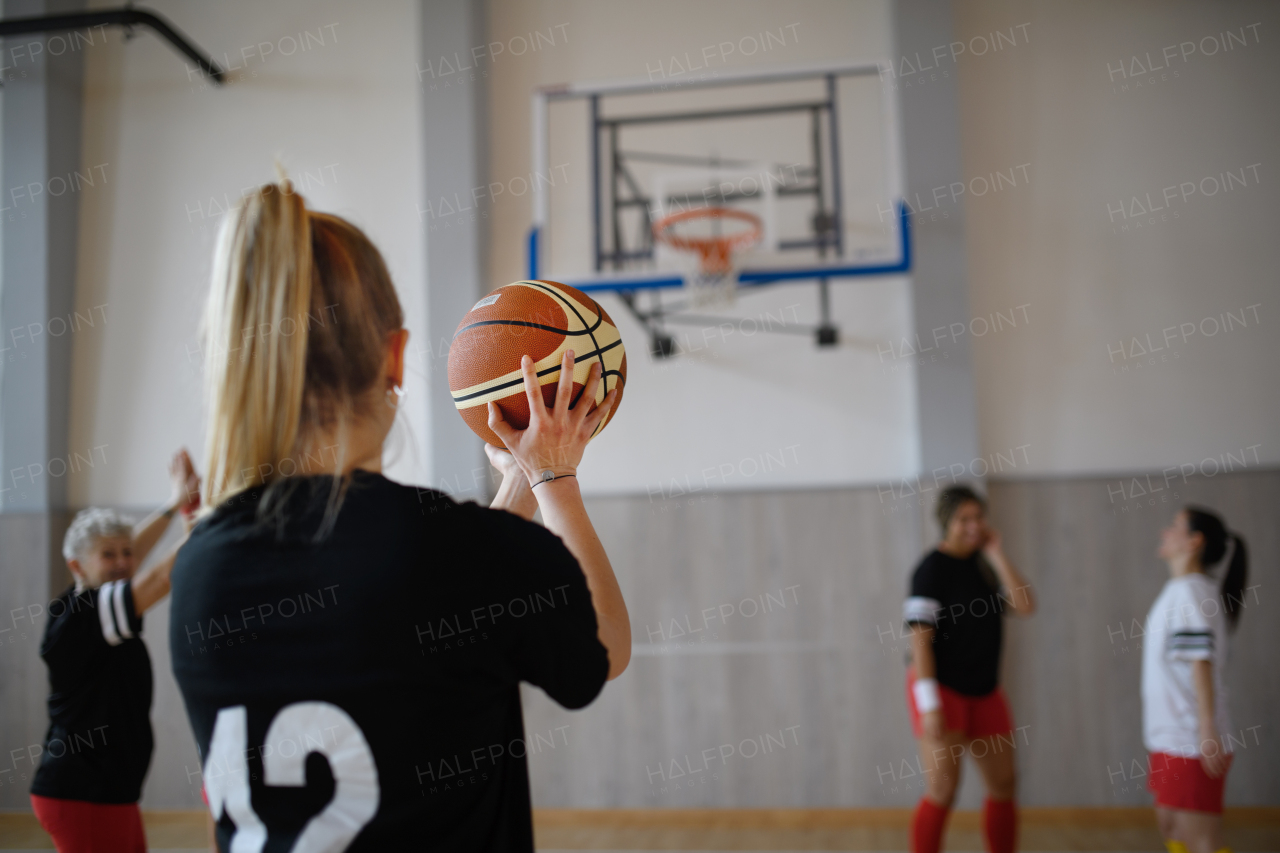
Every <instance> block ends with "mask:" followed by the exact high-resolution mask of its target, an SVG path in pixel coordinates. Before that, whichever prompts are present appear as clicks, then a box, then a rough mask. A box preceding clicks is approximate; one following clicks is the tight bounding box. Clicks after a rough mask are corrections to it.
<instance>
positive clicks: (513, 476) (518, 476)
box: [484, 444, 538, 521]
mask: <svg viewBox="0 0 1280 853" xmlns="http://www.w3.org/2000/svg"><path fill="white" fill-rule="evenodd" d="M484 452H485V454H486V455H487V456H488V457H489V461H490V462H491V463H493V467H495V468H497V469H498V470H499V471H501V472H502V485H500V486H499V487H498V493H497V494H496V495H494V496H493V503H491V504H489V509H505V510H506V511H507V512H510V513H513V514H515V515H518V516H520V517H521V518H523V519H524V520H525V521H532V520H533V514H534V513H535V512H537V511H538V499H537V498H536V497H534V495H533V488H532V487H531V486H530V485H529V480H528V478H526V477H525V475H524V473H523V472H522V471H521V470H520V466H519V465H517V464H516V460H515V457H514V456H512V455H511V454H510V453H508V452H507V451H505V450H502V449H500V448H497V447H494V446H493V445H492V444H486V445H485V446H484Z"/></svg>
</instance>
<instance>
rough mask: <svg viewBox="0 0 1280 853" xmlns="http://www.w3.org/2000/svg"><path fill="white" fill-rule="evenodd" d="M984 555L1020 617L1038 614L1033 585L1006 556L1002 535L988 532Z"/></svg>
mask: <svg viewBox="0 0 1280 853" xmlns="http://www.w3.org/2000/svg"><path fill="white" fill-rule="evenodd" d="M982 555H983V556H984V557H986V558H987V562H988V563H990V564H991V568H993V569H995V570H996V576H997V577H998V578H999V579H1000V585H1001V586H1002V587H1004V589H1005V591H1006V592H1008V593H1009V598H1008V599H1007V600H1008V602H1009V606H1010V607H1012V608H1013V612H1014V613H1016V614H1018V615H1019V616H1030V615H1031V614H1032V613H1035V612H1036V598H1035V595H1034V594H1033V593H1032V591H1031V584H1030V583H1028V582H1027V579H1026V578H1024V577H1023V576H1022V573H1021V572H1019V571H1018V567H1017V566H1015V565H1014V564H1013V562H1012V561H1011V560H1010V559H1009V558H1008V557H1007V556H1005V553H1004V543H1003V541H1002V540H1001V538H1000V534H999V533H996V532H995V531H994V530H988V531H987V544H986V545H984V546H983V547H982Z"/></svg>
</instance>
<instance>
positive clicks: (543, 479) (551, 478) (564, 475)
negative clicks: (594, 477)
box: [529, 474, 578, 489]
mask: <svg viewBox="0 0 1280 853" xmlns="http://www.w3.org/2000/svg"><path fill="white" fill-rule="evenodd" d="M576 476H578V475H577V474H561V475H560V476H559V477H555V476H552V477H543V478H542V479H541V480H539V481H538V482H536V483H534V484H533V485H532V486H530V487H529V488H531V489H536V488H538V486H541V485H542V484H543V483H550V482H551V481H552V480H563V479H564V478H565V477H576Z"/></svg>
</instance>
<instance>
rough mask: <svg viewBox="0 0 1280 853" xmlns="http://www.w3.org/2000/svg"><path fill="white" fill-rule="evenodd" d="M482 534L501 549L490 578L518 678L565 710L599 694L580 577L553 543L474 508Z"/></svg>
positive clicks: (598, 668) (592, 621)
mask: <svg viewBox="0 0 1280 853" xmlns="http://www.w3.org/2000/svg"><path fill="white" fill-rule="evenodd" d="M477 521H478V522H479V523H480V525H481V527H482V535H484V536H485V539H484V540H482V541H489V542H495V543H501V547H500V548H496V549H495V552H496V553H495V556H497V559H496V560H495V561H494V563H495V565H494V568H493V571H494V572H495V573H496V578H495V580H496V582H497V586H498V588H500V589H501V590H503V595H502V597H501V601H502V602H503V605H502V606H503V607H504V609H505V614H504V616H505V618H506V619H507V620H509V621H508V622H507V625H506V626H504V628H506V630H505V631H504V633H507V632H508V631H509V632H510V633H509V634H508V636H509V638H510V642H509V645H508V650H509V651H508V653H509V654H510V656H511V662H512V665H513V667H514V670H515V672H516V675H517V677H519V678H520V680H521V681H527V682H529V683H530V684H534V685H537V686H538V687H541V688H542V689H543V690H544V691H546V693H547V695H548V696H550V697H551V698H552V699H554V700H555V701H556V702H559V703H560V704H561V705H563V706H564V707H566V708H582V707H584V706H586V705H588V704H590V702H591V701H592V700H593V699H595V698H596V696H597V695H599V693H600V690H601V688H603V687H604V683H605V680H606V678H607V677H608V674H609V654H608V652H607V651H606V650H605V647H604V646H603V645H602V644H601V642H600V639H599V637H598V630H599V628H598V624H597V622H596V611H595V607H594V606H593V604H592V601H591V591H590V590H589V589H588V588H587V579H586V576H584V575H583V573H582V568H581V567H580V566H579V565H578V561H577V560H576V559H575V558H574V556H573V555H572V554H571V553H569V549H568V548H566V547H565V544H564V542H563V541H561V539H560V537H558V536H556V535H555V534H553V533H551V532H550V531H549V530H547V529H546V528H544V527H542V526H541V525H538V524H534V523H533V522H531V521H525V520H524V519H522V518H520V517H518V516H516V515H513V514H511V513H509V512H505V511H502V510H488V509H480V510H479V518H478V519H477Z"/></svg>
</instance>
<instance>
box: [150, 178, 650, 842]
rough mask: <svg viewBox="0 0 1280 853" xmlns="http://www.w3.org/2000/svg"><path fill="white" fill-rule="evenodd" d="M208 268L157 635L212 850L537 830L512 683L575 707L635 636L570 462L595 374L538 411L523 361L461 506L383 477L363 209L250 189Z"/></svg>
mask: <svg viewBox="0 0 1280 853" xmlns="http://www.w3.org/2000/svg"><path fill="white" fill-rule="evenodd" d="M212 278H213V280H212V285H211V288H210V292H209V301H208V306H207V309H206V316H205V335H206V351H207V353H208V359H207V376H206V382H207V398H206V404H207V408H208V413H207V416H208V425H207V448H206V465H205V467H206V469H207V472H208V473H207V476H206V479H205V481H204V490H203V495H202V497H203V505H204V509H203V511H202V512H203V515H202V517H201V519H200V522H199V523H198V524H197V526H196V527H195V529H194V530H193V531H192V535H191V538H190V540H189V541H188V543H187V545H186V546H185V547H184V548H183V549H182V551H181V553H180V554H179V556H178V560H177V564H176V565H175V567H174V580H173V610H172V615H171V617H170V626H171V627H170V649H171V653H172V656H173V662H174V672H175V675H176V676H177V680H178V685H179V687H180V688H181V690H182V694H183V698H184V700H185V702H186V708H187V714H188V717H189V718H190V721H191V725H192V728H193V730H194V733H195V736H196V742H197V745H198V747H199V750H200V755H201V759H202V765H203V770H204V785H205V794H206V798H207V800H208V803H209V808H210V812H211V814H212V817H213V820H214V821H215V822H216V839H217V844H218V846H219V849H221V850H242V849H246V850H247V849H253V850H258V849H261V848H262V846H263V844H264V843H265V842H266V841H268V840H270V841H271V843H272V845H273V847H275V846H279V849H294V850H303V849H306V850H326V851H340V850H352V851H355V850H379V851H381V850H392V849H413V850H464V849H465V850H532V849H533V836H532V822H531V817H530V803H529V782H528V772H527V768H526V765H525V755H526V754H527V750H526V749H525V747H524V730H523V722H522V715H521V707H520V694H519V690H518V685H519V682H520V681H528V682H530V683H532V684H536V685H538V686H539V687H541V688H542V689H543V690H544V691H545V692H546V693H547V694H548V695H550V696H551V697H552V698H553V699H555V700H556V701H558V702H559V703H560V704H562V705H564V706H566V707H569V708H579V707H582V706H584V705H586V704H588V703H589V702H591V701H592V700H593V699H594V698H595V697H596V696H597V695H598V693H599V692H600V689H601V688H602V687H603V685H604V682H605V681H606V680H607V679H611V678H616V677H617V676H618V675H620V674H621V673H622V671H623V670H624V669H625V668H626V666H627V662H628V660H629V658H630V646H631V628H630V623H629V621H628V616H627V610H626V605H625V603H624V602H623V599H622V595H621V592H620V590H619V587H618V583H617V580H616V578H615V577H614V575H613V570H612V568H611V567H610V564H609V559H608V556H607V555H606V554H605V552H604V549H603V547H602V545H601V544H600V541H599V539H598V538H597V536H596V534H595V531H594V529H593V527H592V525H591V521H590V519H589V518H588V516H587V513H586V510H585V508H584V507H583V504H582V498H581V495H580V493H579V491H578V486H577V479H576V477H574V476H573V475H574V474H575V473H576V470H577V465H578V463H579V461H580V460H581V458H582V453H583V450H584V448H585V446H586V442H587V439H588V437H589V436H590V435H591V434H592V432H593V430H594V429H595V427H596V426H597V424H598V423H599V422H600V420H601V419H602V418H603V417H604V416H605V415H606V414H607V413H608V411H609V410H610V408H611V407H612V405H613V402H614V397H613V394H612V393H611V394H610V395H609V396H608V397H606V398H605V400H604V401H603V403H601V404H600V405H599V406H597V407H595V408H592V409H587V408H586V407H585V406H579V407H576V408H570V407H569V401H570V398H571V393H572V384H571V382H570V383H568V387H565V386H566V383H564V382H562V383H561V385H560V386H558V392H557V397H556V402H555V405H554V406H552V407H546V406H545V405H543V404H542V402H541V400H542V397H541V393H540V391H539V389H538V385H537V378H536V376H534V374H533V369H532V362H531V361H530V360H529V359H528V358H527V357H526V358H525V359H524V362H523V364H522V368H523V370H524V374H525V383H526V391H527V393H528V394H529V398H530V400H531V401H533V400H535V399H536V400H537V401H538V405H537V406H536V407H533V417H532V419H531V422H530V425H529V428H528V429H526V430H522V431H517V430H514V429H512V428H511V427H510V426H509V425H508V424H505V423H503V422H502V421H501V418H500V415H499V414H498V413H497V412H496V410H495V411H492V412H491V415H490V417H491V421H490V423H491V425H492V426H493V428H494V429H495V430H496V431H498V433H499V434H500V435H502V436H503V439H504V442H505V443H506V445H507V447H508V448H510V449H511V452H510V453H507V452H505V451H497V450H495V449H493V448H489V451H490V458H491V459H492V460H493V461H494V464H495V465H496V466H497V467H498V468H499V469H500V470H501V471H502V472H503V477H504V478H503V483H502V486H501V488H500V489H499V492H498V498H497V500H496V501H495V503H494V507H491V508H489V509H484V508H481V507H478V506H476V505H475V504H470V503H467V504H458V503H455V502H454V501H452V500H450V499H449V498H448V497H447V496H445V495H443V494H440V493H438V492H434V491H431V490H428V489H420V488H414V487H410V486H402V485H399V484H397V483H394V482H392V481H390V480H388V479H386V478H385V477H383V476H382V473H381V470H382V446H383V442H384V440H385V439H386V437H387V434H388V432H389V431H390V429H391V426H392V424H393V422H394V420H395V417H396V411H397V406H398V405H399V400H400V397H401V396H403V391H402V390H401V386H402V381H403V376H404V348H405V343H406V341H407V339H408V332H407V331H406V330H405V329H404V328H403V326H404V316H403V313H402V311H401V308H400V303H399V300H398V299H397V297H396V293H395V289H394V287H393V286H392V283H391V279H390V276H389V275H388V273H387V269H386V265H385V264H384V262H383V260H382V257H381V255H380V254H379V252H378V250H377V249H376V248H375V247H374V246H373V244H372V243H371V242H370V241H369V239H368V238H367V237H366V236H365V235H364V234H363V233H362V232H361V231H360V230H359V229H358V228H356V227H355V226H354V225H352V224H351V223H349V222H347V221H345V220H343V219H341V218H339V217H337V216H333V215H329V214H324V213H318V212H315V211H311V210H308V209H307V207H306V204H305V202H304V200H303V199H302V197H301V196H299V195H298V194H297V193H295V192H294V191H293V189H292V187H291V186H290V184H289V183H288V182H287V181H281V182H280V183H276V184H268V185H265V186H263V187H261V188H260V189H259V190H258V191H257V192H255V193H253V194H251V195H249V196H248V197H247V198H245V199H244V201H243V203H242V204H241V205H240V207H239V208H238V209H237V210H235V211H233V212H232V213H231V214H229V215H228V217H227V220H226V222H225V223H224V226H223V230H222V232H221V234H220V236H219V240H218V245H217V249H216V255H215V258H214V268H213V277H212ZM572 374H573V354H572V353H567V354H566V356H565V360H564V363H563V364H562V374H561V375H562V376H564V377H572ZM598 381H599V373H598V368H597V369H595V370H594V371H593V372H592V374H591V376H590V378H589V380H588V388H587V389H586V393H584V394H583V395H582V399H583V400H591V399H594V397H593V393H594V385H595V383H596V382H598ZM551 460H554V463H552V461H551ZM548 469H550V470H552V475H553V478H552V479H549V480H548V479H546V478H545V472H546V471H547V470H548ZM535 485H536V488H534V486H535ZM539 508H540V509H541V510H542V516H543V519H544V520H545V525H546V526H545V528H544V527H541V526H539V525H536V524H533V523H532V522H531V521H530V520H529V519H531V518H532V516H533V513H534V511H535V510H537V509H539ZM500 510H506V511H500Z"/></svg>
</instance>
